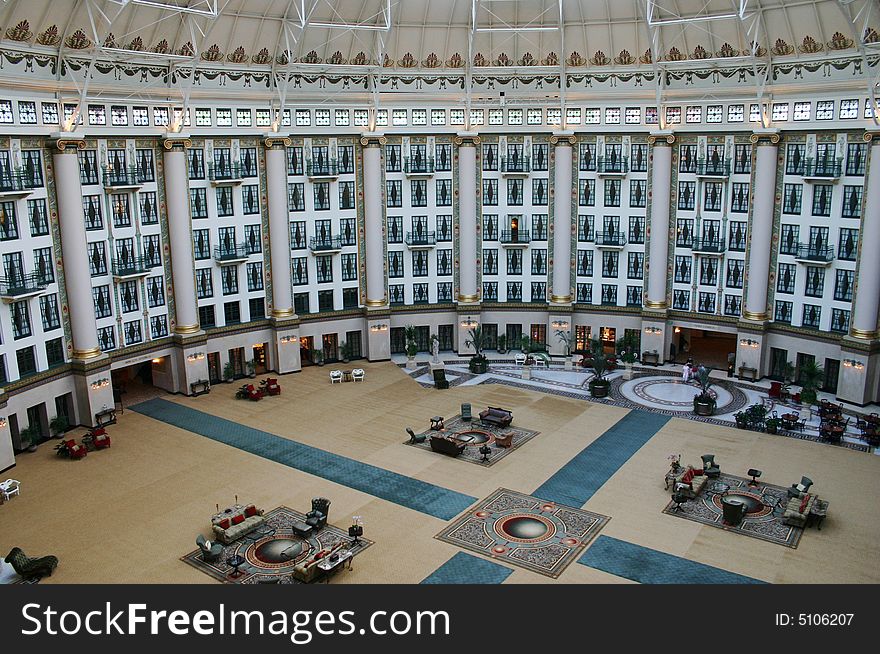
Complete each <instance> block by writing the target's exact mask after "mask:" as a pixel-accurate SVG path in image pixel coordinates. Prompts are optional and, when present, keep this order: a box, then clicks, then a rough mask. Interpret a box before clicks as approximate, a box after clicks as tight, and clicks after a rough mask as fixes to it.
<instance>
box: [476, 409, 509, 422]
mask: <svg viewBox="0 0 880 654" xmlns="http://www.w3.org/2000/svg"><path fill="white" fill-rule="evenodd" d="M480 422H482V423H483V424H489V425H495V426H496V427H509V426H510V423H512V422H513V413H511V412H510V411H508V410H507V409H500V408H498V407H497V406H490V407H489V408H488V409H486V410H485V411H480Z"/></svg>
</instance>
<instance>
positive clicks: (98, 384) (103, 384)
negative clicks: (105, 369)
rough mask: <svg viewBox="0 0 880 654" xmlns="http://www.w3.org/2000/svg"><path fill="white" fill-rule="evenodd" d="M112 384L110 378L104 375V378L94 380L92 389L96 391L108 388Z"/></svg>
mask: <svg viewBox="0 0 880 654" xmlns="http://www.w3.org/2000/svg"><path fill="white" fill-rule="evenodd" d="M109 385H110V380H109V379H107V378H106V377H104V378H103V379H97V380H95V381H93V382H92V384H91V386H92V390H93V391H96V390H98V389H99V388H107V387H108V386H109Z"/></svg>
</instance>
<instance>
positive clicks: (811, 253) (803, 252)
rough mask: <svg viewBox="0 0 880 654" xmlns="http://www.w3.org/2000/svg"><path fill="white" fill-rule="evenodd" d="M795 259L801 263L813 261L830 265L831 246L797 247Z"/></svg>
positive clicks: (832, 249) (832, 256)
mask: <svg viewBox="0 0 880 654" xmlns="http://www.w3.org/2000/svg"><path fill="white" fill-rule="evenodd" d="M794 258H795V259H799V260H801V261H815V262H817V263H830V262H831V261H834V248H833V247H832V246H830V245H829V246H827V247H816V246H814V245H798V247H797V251H796V252H795V254H794Z"/></svg>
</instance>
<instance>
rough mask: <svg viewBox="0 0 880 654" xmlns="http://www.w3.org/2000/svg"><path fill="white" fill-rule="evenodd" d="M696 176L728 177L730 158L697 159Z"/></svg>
mask: <svg viewBox="0 0 880 654" xmlns="http://www.w3.org/2000/svg"><path fill="white" fill-rule="evenodd" d="M697 177H715V178H722V179H726V178H727V177H730V159H709V160H706V159H698V160H697Z"/></svg>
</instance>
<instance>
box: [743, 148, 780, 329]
mask: <svg viewBox="0 0 880 654" xmlns="http://www.w3.org/2000/svg"><path fill="white" fill-rule="evenodd" d="M752 142H753V143H757V144H758V147H757V149H756V154H755V186H754V191H753V192H754V199H753V202H752V224H751V226H750V227H749V230H750V236H749V255H748V263H747V264H746V271H747V272H746V284H747V286H748V291H747V293H746V306H745V308H744V309H743V318H745V319H746V320H757V321H763V320H767V319H769V317H770V315H769V314H768V313H767V288H768V286H769V283H770V241H771V239H772V238H773V211H774V208H775V206H776V171H777V168H778V161H777V149H778V143H779V134H777V133H776V132H775V131H770V132H755V133H754V134H752Z"/></svg>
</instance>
